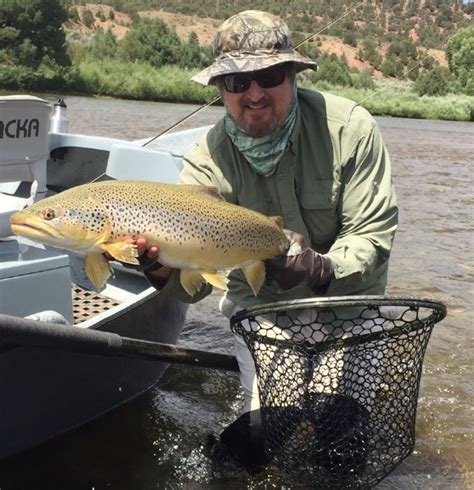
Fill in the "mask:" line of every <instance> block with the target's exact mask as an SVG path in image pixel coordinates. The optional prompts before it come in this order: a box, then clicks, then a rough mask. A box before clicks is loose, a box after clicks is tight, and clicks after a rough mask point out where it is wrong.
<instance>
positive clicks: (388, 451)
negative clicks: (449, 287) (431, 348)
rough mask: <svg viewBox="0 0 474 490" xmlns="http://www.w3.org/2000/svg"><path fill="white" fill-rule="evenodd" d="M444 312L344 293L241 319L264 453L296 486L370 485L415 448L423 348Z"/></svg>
mask: <svg viewBox="0 0 474 490" xmlns="http://www.w3.org/2000/svg"><path fill="white" fill-rule="evenodd" d="M445 314H446V309H445V307H444V306H443V305H442V304H440V303H437V302H433V301H429V300H420V299H413V298H409V299H401V298H387V297H374V296H366V297H341V298H325V299H312V300H298V301H292V302H285V303H275V304H269V305H263V306H260V307H257V308H252V309H248V310H245V311H242V312H239V313H237V314H236V315H235V316H234V317H233V318H232V320H231V326H232V330H233V331H234V332H235V333H237V334H238V335H240V336H242V337H243V339H244V340H245V342H246V344H247V346H248V347H249V349H250V352H251V353H252V356H253V359H254V361H255V366H256V371H257V382H258V388H259V394H260V404H261V416H262V426H263V433H264V444H265V451H266V453H267V456H268V458H269V460H270V461H271V463H272V464H273V465H274V466H275V467H277V468H279V470H281V471H283V472H284V473H286V474H287V475H288V476H289V477H291V480H292V481H293V482H298V483H301V484H303V485H306V486H315V487H318V488H331V489H334V488H370V487H372V486H373V485H375V484H376V483H377V482H379V481H380V480H381V479H382V478H384V477H385V476H386V475H387V474H388V473H389V472H390V471H391V470H393V469H394V468H395V466H396V465H398V464H399V463H400V462H401V461H402V460H403V459H404V458H405V457H406V456H407V455H409V454H410V453H411V451H412V450H413V447H414V444H415V417H416V408H417V399H418V389H419V381H420V376H421V368H422V362H423V357H424V353H425V350H426V346H427V343H428V340H429V337H430V334H431V331H432V328H433V326H434V324H435V323H436V322H437V321H439V320H441V319H442V318H444V316H445Z"/></svg>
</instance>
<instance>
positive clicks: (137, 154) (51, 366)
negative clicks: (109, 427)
mask: <svg viewBox="0 0 474 490" xmlns="http://www.w3.org/2000/svg"><path fill="white" fill-rule="evenodd" d="M65 110H66V107H65V104H64V102H63V101H62V99H60V100H59V101H58V103H57V104H55V105H54V106H53V105H52V104H51V103H49V102H47V101H45V100H43V99H40V98H38V97H33V96H26V95H18V96H5V97H0V393H1V402H0V434H2V437H1V438H0V458H5V457H8V456H10V455H13V454H16V453H19V452H21V451H24V450H26V449H29V448H31V447H34V446H36V445H39V444H40V443H42V442H44V441H46V440H48V439H51V438H53V437H55V436H57V435H59V434H63V433H65V432H67V431H69V430H71V429H74V428H76V427H79V426H81V425H83V424H85V423H86V422H88V421H90V420H92V419H94V418H96V417H98V416H100V415H102V414H104V413H106V412H108V411H110V410H112V409H114V408H115V407H118V406H119V405H121V404H123V403H125V402H127V401H129V400H131V399H133V398H135V397H136V396H138V395H140V394H141V393H143V392H145V391H146V390H148V389H149V388H151V387H152V386H153V385H154V384H155V383H156V382H157V381H158V380H159V378H160V376H161V375H162V373H163V371H164V370H165V368H166V366H167V364H166V363H165V362H157V361H155V360H147V359H146V358H143V359H139V358H136V357H135V358H133V357H129V358H124V357H118V356H117V357H115V356H114V355H110V356H103V355H99V354H94V353H82V352H70V351H68V350H62V349H56V350H52V349H49V348H48V347H47V345H46V346H45V347H37V346H35V347H32V346H29V345H18V344H16V343H15V342H13V344H15V345H12V342H8V336H7V334H6V333H5V332H4V331H2V329H1V325H3V326H5V327H6V330H5V331H7V330H8V328H9V329H10V331H11V330H12V328H13V329H14V328H15V324H16V321H17V320H19V323H20V324H21V321H22V320H23V319H25V322H29V324H28V325H32V322H33V321H38V320H39V321H40V322H39V323H41V322H43V323H44V322H47V323H48V324H53V323H55V324H58V332H61V330H60V329H61V328H62V329H64V332H66V329H69V330H67V331H70V330H71V325H72V326H74V328H77V329H82V332H85V331H86V330H87V331H101V332H104V333H112V334H118V335H120V336H124V337H126V338H131V339H138V340H140V341H151V342H160V343H166V344H174V343H176V341H177V339H178V336H179V334H180V332H181V328H182V326H183V322H184V319H185V315H186V309H187V305H185V304H183V303H181V302H179V301H178V300H175V299H173V298H164V297H163V296H161V295H160V294H159V293H158V292H157V291H156V290H155V289H153V288H151V287H150V286H149V284H148V282H147V281H146V279H145V278H144V277H143V275H142V274H140V273H138V272H136V271H134V270H133V269H129V268H124V267H122V266H121V265H120V264H116V263H113V267H114V277H113V279H112V280H110V281H109V283H108V285H107V286H106V288H105V289H103V290H102V291H96V290H94V288H93V287H92V285H91V283H90V282H89V280H88V278H87V277H86V275H85V273H84V264H83V257H82V256H80V255H77V254H74V253H72V252H71V253H70V252H65V251H63V250H59V249H53V248H49V247H44V246H41V245H38V244H35V243H33V242H29V241H26V240H24V239H21V238H17V237H15V236H13V235H12V232H11V229H10V221H9V218H10V215H11V214H12V213H13V212H15V211H17V210H18V209H21V208H22V207H24V206H25V205H28V204H31V203H32V202H36V201H38V200H40V199H42V198H44V197H46V196H49V195H52V194H54V193H57V192H61V191H63V190H65V189H69V188H71V187H74V186H77V185H81V184H85V183H89V182H92V181H95V180H100V179H137V180H154V181H159V182H165V183H175V182H176V181H177V178H178V175H179V172H180V169H181V160H182V156H183V154H184V153H185V152H186V151H187V150H188V148H189V147H190V146H191V145H192V144H193V143H194V141H195V140H196V138H197V137H198V136H199V135H200V134H202V132H203V131H205V130H206V129H207V128H198V129H193V130H187V131H182V132H176V133H173V134H170V135H165V136H163V137H161V138H159V139H158V140H156V141H155V142H154V146H153V147H149V146H144V145H145V144H146V143H147V140H142V141H135V142H130V141H125V140H120V139H115V138H104V137H96V136H87V135H80V134H68V133H67V132H66V126H67V124H66V122H65V121H66V120H65ZM61 324H63V325H61ZM33 325H34V324H33ZM33 328H34V327H33ZM75 332H77V331H75Z"/></svg>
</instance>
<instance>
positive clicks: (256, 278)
mask: <svg viewBox="0 0 474 490" xmlns="http://www.w3.org/2000/svg"><path fill="white" fill-rule="evenodd" d="M242 272H243V273H244V276H245V279H247V282H248V283H249V284H250V287H251V288H252V291H253V294H254V296H257V294H258V292H259V291H260V288H261V287H262V284H263V281H265V265H264V264H263V261H261V260H259V261H258V262H254V263H253V264H251V265H248V266H247V267H242Z"/></svg>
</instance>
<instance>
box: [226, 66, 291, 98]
mask: <svg viewBox="0 0 474 490" xmlns="http://www.w3.org/2000/svg"><path fill="white" fill-rule="evenodd" d="M285 78H286V67H284V66H277V67H274V68H267V69H266V70H259V71H254V72H252V73H233V74H231V75H225V76H223V77H222V82H223V84H224V87H225V89H226V90H227V92H231V93H233V94H241V93H243V92H246V91H247V90H248V89H249V88H250V85H252V81H253V80H254V81H256V82H257V83H258V85H259V86H260V87H261V88H273V87H278V85H281V84H282V83H283V82H284V81H285Z"/></svg>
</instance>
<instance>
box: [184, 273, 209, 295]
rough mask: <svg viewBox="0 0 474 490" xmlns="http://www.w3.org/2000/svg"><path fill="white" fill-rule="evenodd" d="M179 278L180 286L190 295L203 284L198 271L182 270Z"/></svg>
mask: <svg viewBox="0 0 474 490" xmlns="http://www.w3.org/2000/svg"><path fill="white" fill-rule="evenodd" d="M179 278H180V281H181V286H183V288H184V290H185V291H186V292H187V293H188V294H189V295H190V296H194V295H195V294H196V293H197V292H198V291H199V290H200V289H201V286H202V285H203V284H204V278H203V277H202V276H201V273H200V272H199V271H194V270H182V271H181V274H180V276H179Z"/></svg>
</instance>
